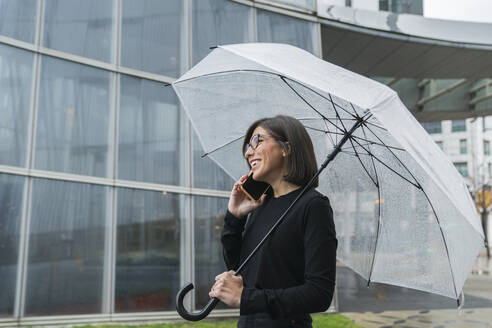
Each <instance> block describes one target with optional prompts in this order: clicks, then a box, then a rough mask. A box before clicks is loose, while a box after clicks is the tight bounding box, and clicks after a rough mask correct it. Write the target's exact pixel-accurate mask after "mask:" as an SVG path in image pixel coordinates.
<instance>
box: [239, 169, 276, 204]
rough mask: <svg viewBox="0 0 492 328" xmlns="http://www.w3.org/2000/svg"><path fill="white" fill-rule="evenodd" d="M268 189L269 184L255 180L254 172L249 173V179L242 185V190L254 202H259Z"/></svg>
mask: <svg viewBox="0 0 492 328" xmlns="http://www.w3.org/2000/svg"><path fill="white" fill-rule="evenodd" d="M268 188H270V185H269V184H268V183H266V182H261V181H256V180H254V179H253V172H250V173H249V175H248V178H247V179H246V181H244V182H243V184H242V185H241V190H242V191H244V193H245V194H246V195H247V196H248V198H249V199H251V200H254V201H257V200H259V199H260V197H261V195H263V194H264V193H265V192H266V191H267V190H268Z"/></svg>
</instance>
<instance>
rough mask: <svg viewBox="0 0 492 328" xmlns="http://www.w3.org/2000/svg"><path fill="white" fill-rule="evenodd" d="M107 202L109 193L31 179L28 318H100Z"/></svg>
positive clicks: (103, 190) (51, 181) (89, 187)
mask: <svg viewBox="0 0 492 328" xmlns="http://www.w3.org/2000/svg"><path fill="white" fill-rule="evenodd" d="M108 196H109V188H107V187H101V186H96V185H90V184H84V183H73V182H63V181H55V180H46V179H33V186H32V201H31V210H30V213H31V221H30V228H29V254H28V265H27V278H26V309H25V313H26V314H27V315H54V314H75V313H77V314H78V313H101V311H102V295H103V273H104V269H103V264H104V254H105V251H104V244H105V243H104V236H105V229H106V228H107V224H106V219H107V218H106V212H107V211H106V205H107V204H108V205H109V204H111V202H109V201H108V200H107V198H108ZM108 212H109V211H108Z"/></svg>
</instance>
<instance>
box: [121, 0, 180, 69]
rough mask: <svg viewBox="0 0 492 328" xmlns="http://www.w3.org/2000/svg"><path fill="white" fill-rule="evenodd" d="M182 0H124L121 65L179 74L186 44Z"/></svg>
mask: <svg viewBox="0 0 492 328" xmlns="http://www.w3.org/2000/svg"><path fill="white" fill-rule="evenodd" d="M183 3H184V1H182V0H166V1H162V0H145V1H134V0H123V1H122V23H121V31H122V33H121V65H122V66H126V67H130V68H135V69H139V70H142V71H147V72H151V73H156V74H161V75H166V76H171V77H178V76H179V75H180V74H181V72H182V71H183V69H184V67H183V65H185V64H186V63H185V60H184V58H182V57H183V55H182V54H184V53H185V50H184V49H183V47H184V46H185V45H186V38H185V34H184V28H183V24H184V21H185V19H184V17H183V15H184V10H183Z"/></svg>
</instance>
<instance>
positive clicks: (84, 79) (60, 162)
mask: <svg viewBox="0 0 492 328" xmlns="http://www.w3.org/2000/svg"><path fill="white" fill-rule="evenodd" d="M112 81H113V79H112V78H111V73H109V72H107V71H104V70H100V69H96V68H92V67H89V66H85V65H80V64H74V63H71V62H68V61H63V60H59V59H55V58H51V57H43V58H42V61H41V78H40V85H39V104H38V114H37V116H38V118H37V125H36V140H35V153H34V158H35V162H34V166H35V168H36V169H42V170H52V171H61V172H69V173H76V174H86V175H95V176H110V172H111V169H112V164H111V163H112V161H111V158H112V156H108V149H109V148H110V146H112V140H113V132H112V131H111V130H112V129H111V128H110V122H111V119H110V114H111V113H112V112H113V105H112V101H111V99H113V97H114V96H112V93H113V88H112ZM108 157H109V158H108Z"/></svg>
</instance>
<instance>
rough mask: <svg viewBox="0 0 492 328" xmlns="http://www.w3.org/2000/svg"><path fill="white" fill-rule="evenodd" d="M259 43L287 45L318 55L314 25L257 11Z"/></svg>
mask: <svg viewBox="0 0 492 328" xmlns="http://www.w3.org/2000/svg"><path fill="white" fill-rule="evenodd" d="M256 20H257V22H258V41H259V42H278V43H288V44H291V45H294V46H296V47H299V48H302V49H304V50H307V51H309V52H310V53H312V54H314V55H316V56H317V55H318V45H317V44H318V42H317V37H316V32H315V31H316V25H315V24H314V23H312V22H308V21H305V20H301V19H297V18H293V17H289V16H285V15H281V14H275V13H272V12H268V11H264V10H258V11H257V16H256Z"/></svg>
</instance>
